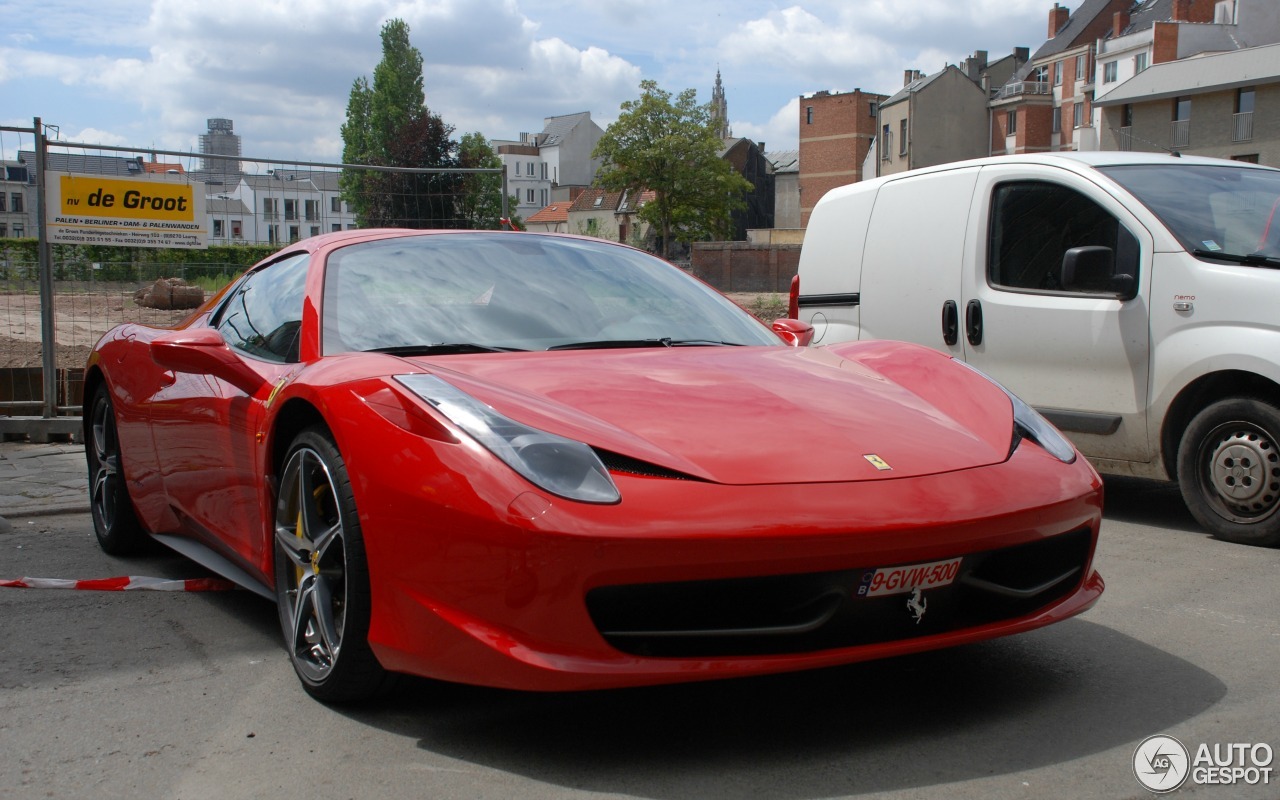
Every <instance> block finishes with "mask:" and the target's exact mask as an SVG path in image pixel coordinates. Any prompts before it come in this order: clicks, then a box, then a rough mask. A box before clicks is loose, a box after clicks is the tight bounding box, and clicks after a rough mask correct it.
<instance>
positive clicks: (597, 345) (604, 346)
mask: <svg viewBox="0 0 1280 800" xmlns="http://www.w3.org/2000/svg"><path fill="white" fill-rule="evenodd" d="M704 346H707V347H741V346H742V345H741V344H739V343H738V342H718V341H714V340H712V339H672V338H670V337H666V336H664V337H662V338H658V339H598V340H596V341H589V342H569V343H568V344H557V345H552V346H551V347H548V348H547V349H548V350H608V349H611V348H621V347H704Z"/></svg>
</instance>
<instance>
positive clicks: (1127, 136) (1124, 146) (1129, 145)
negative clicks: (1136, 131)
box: [1118, 126, 1133, 150]
mask: <svg viewBox="0 0 1280 800" xmlns="http://www.w3.org/2000/svg"><path fill="white" fill-rule="evenodd" d="M1118 144H1119V146H1120V149H1121V150H1132V149H1133V127H1132V126H1126V127H1123V128H1121V129H1120V139H1119V142H1118Z"/></svg>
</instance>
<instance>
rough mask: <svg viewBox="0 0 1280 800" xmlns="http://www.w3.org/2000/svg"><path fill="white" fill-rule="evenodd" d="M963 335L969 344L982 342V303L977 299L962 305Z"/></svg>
mask: <svg viewBox="0 0 1280 800" xmlns="http://www.w3.org/2000/svg"><path fill="white" fill-rule="evenodd" d="M964 335H965V338H967V339H968V340H969V344H971V345H975V346H976V345H979V344H982V303H980V302H978V301H977V300H970V301H969V304H968V305H967V306H965V307H964Z"/></svg>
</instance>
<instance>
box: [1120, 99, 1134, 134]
mask: <svg viewBox="0 0 1280 800" xmlns="http://www.w3.org/2000/svg"><path fill="white" fill-rule="evenodd" d="M1120 125H1121V126H1123V127H1125V128H1132V127H1133V106H1131V105H1129V104H1128V103H1125V104H1124V106H1123V107H1122V108H1121V109H1120Z"/></svg>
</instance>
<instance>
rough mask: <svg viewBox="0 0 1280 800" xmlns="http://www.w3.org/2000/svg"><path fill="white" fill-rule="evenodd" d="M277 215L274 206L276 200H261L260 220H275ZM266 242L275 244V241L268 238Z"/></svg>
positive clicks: (269, 198) (276, 209)
mask: <svg viewBox="0 0 1280 800" xmlns="http://www.w3.org/2000/svg"><path fill="white" fill-rule="evenodd" d="M279 213H280V212H279V210H278V208H277V206H276V200H275V198H274V197H264V198H262V218H263V219H276V215H277V214H279ZM267 241H269V242H275V241H276V240H275V239H270V238H269V239H268V240H267Z"/></svg>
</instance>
